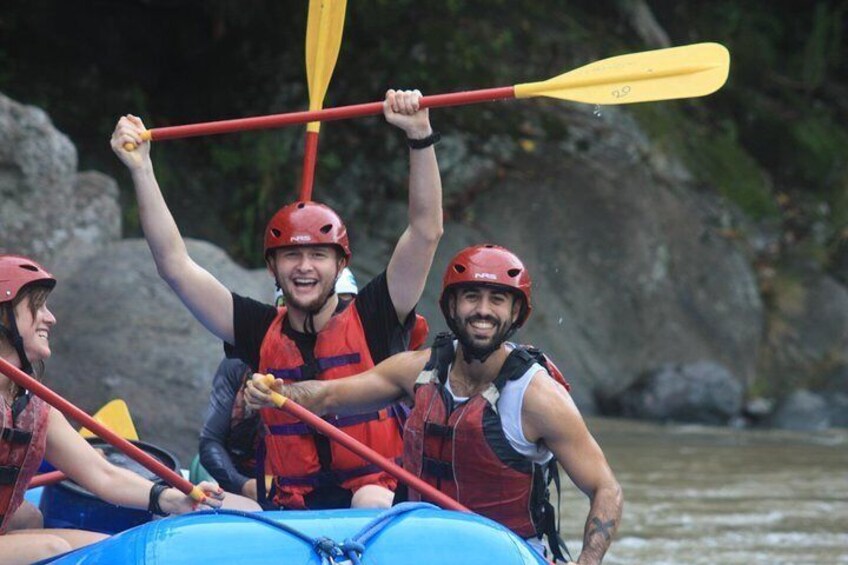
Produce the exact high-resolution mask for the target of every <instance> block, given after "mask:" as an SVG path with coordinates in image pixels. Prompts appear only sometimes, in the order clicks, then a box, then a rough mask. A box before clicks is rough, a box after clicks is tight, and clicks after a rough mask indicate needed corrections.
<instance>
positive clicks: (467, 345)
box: [452, 314, 512, 363]
mask: <svg viewBox="0 0 848 565" xmlns="http://www.w3.org/2000/svg"><path fill="white" fill-rule="evenodd" d="M452 321H453V324H452V325H453V326H454V327H453V329H454V332H455V333H456V337H457V339H458V340H459V343H460V344H461V345H462V352H463V356H464V358H465V361H466V362H467V363H470V362H471V361H474V360H477V361H480V362H481V363H482V362H485V361H486V359H487V358H488V357H489V355H491V354H492V353H494V352H495V351H497V349H498V348H499V347H500V346H501V344H502V343H503V342H504V341H506V339H507V338H508V337H509V334H510V333H511V332H510V329H511V327H512V323H511V321H510V320H499V319H498V318H496V317H494V316H483V315H481V314H472V315H471V316H469V317H467V318H465V319H462V318H460V317H459V316H458V315H457V314H454V316H453V320H452ZM475 322H489V323H490V324H492V327H493V332H492V334H491V335H490V336H489V337H486V338H480V337H476V336H474V335H473V334H474V328H472V327H471V324H473V323H475Z"/></svg>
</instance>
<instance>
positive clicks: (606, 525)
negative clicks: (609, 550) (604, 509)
mask: <svg viewBox="0 0 848 565" xmlns="http://www.w3.org/2000/svg"><path fill="white" fill-rule="evenodd" d="M590 523H591V524H592V529H591V530H590V531H589V535H588V536H586V537H587V539H588V538H591V537H592V536H594V535H595V534H601V535H602V536H604V539H605V540H606V541H609V540H610V539H612V531H613V530H614V529H615V520H607V521H606V522H602V521H601V519H600V518H598V517H597V516H593V517H592V520H591V522H590Z"/></svg>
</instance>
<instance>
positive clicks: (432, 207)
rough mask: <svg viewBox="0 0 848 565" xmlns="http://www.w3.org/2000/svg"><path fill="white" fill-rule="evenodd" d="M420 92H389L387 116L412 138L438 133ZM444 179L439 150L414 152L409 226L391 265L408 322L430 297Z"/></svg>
mask: <svg viewBox="0 0 848 565" xmlns="http://www.w3.org/2000/svg"><path fill="white" fill-rule="evenodd" d="M420 98H421V93H420V92H419V91H417V90H415V91H411V92H410V91H406V92H395V91H394V90H389V91H388V92H387V93H386V101H385V104H384V106H383V113H384V114H385V116H386V120H388V121H389V123H391V124H393V125H396V126H397V127H399V128H401V129H402V130H403V131H404V132H405V133H406V136H407V138H408V139H423V138H426V137H428V136H430V135H431V134H432V133H433V129H432V127H430V118H429V114H428V111H427V109H426V108H425V109H423V110H419V109H418V101H419V99H420ZM442 231H443V227H442V180H441V177H440V176H439V164H438V162H437V161H436V151H435V149H434V148H433V145H430V146H429V147H426V148H423V149H412V148H410V149H409V226H408V227H407V228H406V230H405V231H404V232H403V234H402V235H401V236H400V239H399V240H398V243H397V246H396V247H395V250H394V253H393V254H392V258H391V259H390V260H389V266H388V270H387V273H386V275H387V279H388V285H389V294H390V295H391V297H392V302H393V303H394V305H395V311H396V312H397V315H398V319H399V320H400V321H401V322H403V321H404V320H406V317H407V316H408V315H409V313H410V312H411V311H412V309H413V308H414V307H415V305H416V304H417V303H418V300H419V299H420V298H421V293H422V292H424V283H425V282H426V281H427V274H428V273H429V272H430V266H431V265H432V263H433V256H434V255H435V253H436V246H437V245H438V244H439V239H440V238H441V237H442Z"/></svg>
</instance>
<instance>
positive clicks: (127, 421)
mask: <svg viewBox="0 0 848 565" xmlns="http://www.w3.org/2000/svg"><path fill="white" fill-rule="evenodd" d="M94 419H95V420H97V421H98V422H100V423H101V424H103V425H104V426H106V427H107V428H109V429H110V430H112V431H113V432H115V433H116V434H118V435H119V436H121V437H122V438H124V439H129V440H135V441H137V440H138V433H137V432H136V431H135V425H134V424H133V421H132V417H130V410H129V408H127V403H126V402H124V401H123V400H121V399H120V398H116V399H115V400H112V401H109V402H107V403H106V404H104V405H103V407H102V408H100V410H98V411H97V412H95V414H94ZM80 435H81V436H82V437H84V438H90V437H96V436H97V434H95V433H93V432H91V431H90V430H88V429H86V428H83V429H81V430H80Z"/></svg>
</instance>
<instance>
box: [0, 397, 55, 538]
mask: <svg viewBox="0 0 848 565" xmlns="http://www.w3.org/2000/svg"><path fill="white" fill-rule="evenodd" d="M49 415H50V405H49V404H47V403H46V402H44V401H43V400H41V399H40V398H38V397H35V396H31V395H30V394H26V395H20V396H18V397H17V398H16V399H15V401H14V402H13V403H12V406H11V407H9V406H6V404H5V402H4V403H3V413H2V415H0V418H2V420H0V534H4V533H6V528H7V527H8V523H9V520H11V519H12V516H13V515H14V513H15V510H17V509H18V507H19V506H20V505H21V502H22V501H23V499H24V493H25V492H26V489H27V486H29V482H30V480H31V479H32V477H33V476H35V474H36V472H37V471H38V467H39V465H41V460H42V459H43V458H44V451H45V450H46V448H47V418H48V416H49Z"/></svg>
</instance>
